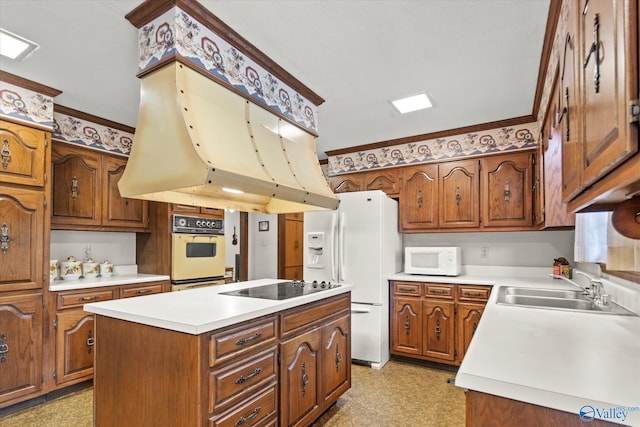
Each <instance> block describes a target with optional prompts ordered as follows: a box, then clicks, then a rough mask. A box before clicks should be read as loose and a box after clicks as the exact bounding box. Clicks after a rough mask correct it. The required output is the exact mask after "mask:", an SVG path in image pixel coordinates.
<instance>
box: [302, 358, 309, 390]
mask: <svg viewBox="0 0 640 427" xmlns="http://www.w3.org/2000/svg"><path fill="white" fill-rule="evenodd" d="M307 384H309V375H307V364H306V363H305V362H302V395H303V396H304V395H305V394H306V393H307Z"/></svg>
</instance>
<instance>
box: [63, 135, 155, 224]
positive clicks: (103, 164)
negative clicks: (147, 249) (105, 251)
mask: <svg viewBox="0 0 640 427" xmlns="http://www.w3.org/2000/svg"><path fill="white" fill-rule="evenodd" d="M52 164H53V165H52V169H53V184H52V191H53V209H52V217H51V226H52V228H53V229H61V230H91V231H95V230H96V229H102V228H104V229H106V230H114V231H146V229H147V226H148V202H147V201H143V200H137V199H125V198H123V197H122V196H120V191H119V190H118V182H119V181H120V178H121V177H122V174H123V173H124V168H125V166H126V158H122V157H116V156H111V155H108V154H101V153H99V152H97V151H94V150H89V149H85V148H81V147H74V146H71V145H70V144H65V143H54V144H53V149H52Z"/></svg>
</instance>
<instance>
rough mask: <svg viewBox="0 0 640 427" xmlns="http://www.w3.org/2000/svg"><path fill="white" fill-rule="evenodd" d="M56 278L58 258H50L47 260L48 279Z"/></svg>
mask: <svg viewBox="0 0 640 427" xmlns="http://www.w3.org/2000/svg"><path fill="white" fill-rule="evenodd" d="M57 278H58V260H57V259H50V260H49V280H50V281H51V282H53V281H54V280H55V279H57Z"/></svg>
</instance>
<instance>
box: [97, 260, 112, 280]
mask: <svg viewBox="0 0 640 427" xmlns="http://www.w3.org/2000/svg"><path fill="white" fill-rule="evenodd" d="M111 274H113V264H111V263H110V262H109V261H105V262H103V263H102V264H100V275H101V276H102V277H110V276H111Z"/></svg>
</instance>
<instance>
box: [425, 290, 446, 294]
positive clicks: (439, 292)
mask: <svg viewBox="0 0 640 427" xmlns="http://www.w3.org/2000/svg"><path fill="white" fill-rule="evenodd" d="M429 293H430V294H437V295H445V294H448V293H449V292H447V291H446V290H444V289H429Z"/></svg>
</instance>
